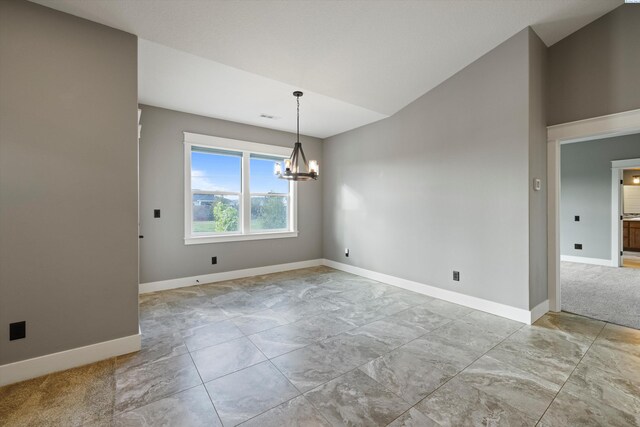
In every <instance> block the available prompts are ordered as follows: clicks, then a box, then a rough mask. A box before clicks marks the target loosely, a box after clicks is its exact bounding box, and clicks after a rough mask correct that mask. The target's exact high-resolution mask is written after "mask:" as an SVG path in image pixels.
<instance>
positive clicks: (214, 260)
mask: <svg viewBox="0 0 640 427" xmlns="http://www.w3.org/2000/svg"><path fill="white" fill-rule="evenodd" d="M217 263H218V257H217V256H212V257H211V264H217Z"/></svg>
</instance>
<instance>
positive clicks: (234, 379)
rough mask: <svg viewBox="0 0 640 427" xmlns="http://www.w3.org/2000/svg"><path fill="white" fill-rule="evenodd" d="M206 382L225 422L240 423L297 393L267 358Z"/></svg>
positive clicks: (229, 423) (229, 424) (226, 424)
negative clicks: (264, 360)
mask: <svg viewBox="0 0 640 427" xmlns="http://www.w3.org/2000/svg"><path fill="white" fill-rule="evenodd" d="M205 386H206V388H207V391H208V392H209V396H210V397H211V400H212V401H213V405H214V406H215V408H216V410H217V412H218V415H219V416H220V419H221V420H222V423H223V425H225V426H234V425H237V424H240V423H242V422H243V421H246V420H248V419H250V418H253V417H254V416H256V415H258V414H261V413H262V412H265V411H267V410H268V409H271V408H273V407H275V406H277V405H279V404H281V403H282V402H286V401H287V400H290V399H292V398H293V397H295V396H297V395H299V394H300V393H299V392H298V391H297V390H296V389H295V387H294V386H292V385H291V384H290V383H289V381H287V379H286V378H285V377H284V376H283V375H282V374H281V373H280V372H278V370H277V369H276V368H275V367H274V366H273V365H272V364H271V362H269V361H266V362H262V363H260V364H258V365H254V366H251V367H250V368H246V369H243V370H242V371H238V372H234V373H233V374H229V375H227V376H224V377H221V378H218V379H216V380H213V381H210V382H208V383H206V384H205Z"/></svg>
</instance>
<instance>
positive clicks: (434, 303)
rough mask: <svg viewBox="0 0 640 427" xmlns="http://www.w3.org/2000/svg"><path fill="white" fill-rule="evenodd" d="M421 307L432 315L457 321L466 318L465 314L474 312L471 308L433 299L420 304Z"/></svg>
mask: <svg viewBox="0 0 640 427" xmlns="http://www.w3.org/2000/svg"><path fill="white" fill-rule="evenodd" d="M422 307H425V308H426V309H427V310H429V311H432V312H433V313H436V314H439V315H441V316H444V317H448V318H450V319H459V318H461V317H462V316H466V315H467V314H469V313H471V312H472V311H474V310H473V309H471V308H468V307H464V306H462V305H458V304H454V303H451V302H447V301H443V300H441V299H435V298H434V299H432V300H431V301H428V302H426V303H424V304H422Z"/></svg>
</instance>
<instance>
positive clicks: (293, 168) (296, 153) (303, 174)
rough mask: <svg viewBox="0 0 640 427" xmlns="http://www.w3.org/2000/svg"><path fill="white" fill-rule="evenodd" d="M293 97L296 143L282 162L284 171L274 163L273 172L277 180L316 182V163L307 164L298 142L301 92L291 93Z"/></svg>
mask: <svg viewBox="0 0 640 427" xmlns="http://www.w3.org/2000/svg"><path fill="white" fill-rule="evenodd" d="M293 96H295V97H296V102H297V103H298V117H297V122H296V123H297V131H296V143H295V145H294V146H293V153H291V156H290V157H289V158H288V159H286V160H285V161H284V171H282V165H281V164H280V163H276V164H275V166H274V170H273V172H274V174H275V175H276V176H277V177H278V178H281V179H288V180H291V181H309V180H310V179H313V180H316V179H318V176H319V175H320V173H319V172H320V171H319V168H318V162H317V161H316V160H309V161H308V162H307V158H306V157H305V155H304V151H303V150H302V143H301V142H300V97H301V96H302V92H300V91H299V90H297V91H295V92H293Z"/></svg>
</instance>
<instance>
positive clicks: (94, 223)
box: [0, 1, 138, 364]
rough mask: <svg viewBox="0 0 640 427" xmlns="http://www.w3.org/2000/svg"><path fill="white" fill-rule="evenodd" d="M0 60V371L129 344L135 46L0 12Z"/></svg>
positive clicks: (131, 40)
mask: <svg viewBox="0 0 640 427" xmlns="http://www.w3.org/2000/svg"><path fill="white" fill-rule="evenodd" d="M0 58H1V60H0V236H1V237H0V364H6V363H10V362H15V361H18V360H24V359H28V358H31V357H36V356H40V355H44V354H49V353H54V352H58V351H62V350H67V349H70V348H75V347H80V346H85V345H89V344H93V343H97V342H101V341H107V340H111V339H115V338H119V337H124V336H128V335H132V334H136V333H138V300H137V296H136V294H137V282H138V262H137V249H138V239H137V213H138V210H137V154H136V153H137V147H136V138H137V69H136V68H137V40H136V37H135V36H133V35H131V34H127V33H124V32H122V31H118V30H114V29H112V28H108V27H105V26H102V25H99V24H96V23H94V22H90V21H86V20H83V19H79V18H77V17H74V16H71V15H67V14H64V13H61V12H57V11H54V10H51V9H48V8H45V7H42V6H39V5H35V4H33V3H29V2H26V1H25V2H23V1H0ZM20 320H26V321H27V338H26V339H24V340H17V341H11V342H10V341H9V336H8V335H9V327H8V324H9V323H10V322H16V321H20Z"/></svg>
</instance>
